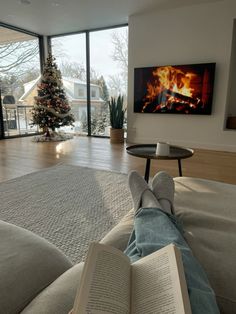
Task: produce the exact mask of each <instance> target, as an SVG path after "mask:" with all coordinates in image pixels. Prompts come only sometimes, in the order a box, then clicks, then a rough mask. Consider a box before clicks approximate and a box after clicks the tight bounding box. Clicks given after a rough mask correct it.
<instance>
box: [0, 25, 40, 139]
mask: <svg viewBox="0 0 236 314" xmlns="http://www.w3.org/2000/svg"><path fill="white" fill-rule="evenodd" d="M39 77H40V56H39V38H38V37H36V36H33V35H29V34H26V33H24V32H21V31H18V30H13V29H10V28H7V27H5V26H1V25H0V90H1V108H0V109H1V115H0V120H1V121H0V124H1V125H0V126H1V127H2V130H3V134H2V135H3V136H4V137H11V136H19V135H25V134H31V133H35V132H37V127H36V126H32V125H31V108H32V106H33V104H34V96H35V95H36V89H37V82H38V80H39Z"/></svg>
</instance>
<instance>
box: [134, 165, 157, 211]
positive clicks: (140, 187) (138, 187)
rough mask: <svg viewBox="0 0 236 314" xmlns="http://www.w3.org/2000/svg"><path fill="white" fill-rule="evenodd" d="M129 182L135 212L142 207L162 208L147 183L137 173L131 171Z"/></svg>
mask: <svg viewBox="0 0 236 314" xmlns="http://www.w3.org/2000/svg"><path fill="white" fill-rule="evenodd" d="M128 181H129V188H130V191H131V195H132V198H133V204H134V210H135V211H137V210H138V209H139V208H140V207H157V208H160V207H161V206H160V204H159V202H158V200H157V199H156V197H155V195H154V194H153V193H152V191H151V190H150V188H149V186H148V184H147V182H146V181H145V180H144V179H143V178H142V177H141V176H140V175H139V174H138V172H137V171H131V172H130V173H129V177H128Z"/></svg>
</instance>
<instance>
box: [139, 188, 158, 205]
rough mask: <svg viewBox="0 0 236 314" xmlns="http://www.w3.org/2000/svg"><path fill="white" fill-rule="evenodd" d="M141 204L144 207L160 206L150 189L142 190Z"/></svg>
mask: <svg viewBox="0 0 236 314" xmlns="http://www.w3.org/2000/svg"><path fill="white" fill-rule="evenodd" d="M141 206H142V207H146V208H153V207H154V208H161V209H162V206H161V204H160V203H159V202H158V200H157V199H156V197H155V195H154V194H153V193H152V191H151V190H146V191H144V192H143V195H142V201H141Z"/></svg>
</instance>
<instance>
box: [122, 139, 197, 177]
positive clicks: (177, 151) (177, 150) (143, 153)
mask: <svg viewBox="0 0 236 314" xmlns="http://www.w3.org/2000/svg"><path fill="white" fill-rule="evenodd" d="M126 151H127V153H128V154H130V155H133V156H136V157H140V158H146V159H147V161H146V169H145V176H144V178H145V180H146V181H147V182H148V180H149V173H150V165H151V159H161V160H173V159H175V160H177V161H178V168H179V175H180V177H182V166H181V159H185V158H189V157H192V156H193V154H194V151H193V150H192V149H190V148H185V147H179V146H173V145H170V154H169V155H168V156H158V155H156V145H155V144H140V145H132V146H128V147H127V148H126Z"/></svg>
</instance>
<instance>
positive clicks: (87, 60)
mask: <svg viewBox="0 0 236 314" xmlns="http://www.w3.org/2000/svg"><path fill="white" fill-rule="evenodd" d="M86 81H87V121H88V136H91V96H90V42H89V32H88V31H87V32H86Z"/></svg>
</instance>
